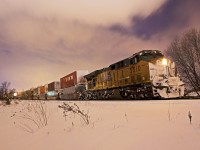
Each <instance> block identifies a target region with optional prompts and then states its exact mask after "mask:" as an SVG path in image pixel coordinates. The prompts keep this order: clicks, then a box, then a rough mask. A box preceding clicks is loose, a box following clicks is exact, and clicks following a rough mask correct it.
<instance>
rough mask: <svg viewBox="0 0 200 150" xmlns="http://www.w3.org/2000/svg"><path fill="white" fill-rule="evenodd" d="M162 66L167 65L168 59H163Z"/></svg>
mask: <svg viewBox="0 0 200 150" xmlns="http://www.w3.org/2000/svg"><path fill="white" fill-rule="evenodd" d="M162 64H163V65H164V66H166V65H167V59H166V58H163V59H162Z"/></svg>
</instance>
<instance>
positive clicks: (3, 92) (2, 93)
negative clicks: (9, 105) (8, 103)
mask: <svg viewBox="0 0 200 150" xmlns="http://www.w3.org/2000/svg"><path fill="white" fill-rule="evenodd" d="M9 86H10V82H7V81H5V82H3V83H1V87H0V99H2V100H7V99H8V98H9Z"/></svg>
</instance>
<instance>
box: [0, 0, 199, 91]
mask: <svg viewBox="0 0 200 150" xmlns="http://www.w3.org/2000/svg"><path fill="white" fill-rule="evenodd" d="M199 6H200V1H198V0H151V1H150V0H143V1H141V0H16V1H14V0H0V83H1V82H3V81H9V82H11V85H12V87H13V88H16V89H18V90H22V89H28V88H31V87H36V86H39V85H44V84H47V83H50V82H52V81H56V80H59V79H60V77H63V76H65V75H67V74H68V73H70V72H72V71H75V70H89V71H93V70H96V69H100V68H102V67H105V66H108V65H109V64H111V63H114V62H116V61H118V60H120V59H123V58H126V57H129V56H131V55H132V54H133V53H134V52H137V51H139V50H143V49H159V50H161V51H164V50H165V49H166V48H167V46H168V45H169V43H170V42H171V40H172V39H173V38H174V37H175V36H178V35H180V34H182V33H183V32H184V31H186V30H188V29H189V28H193V27H195V28H197V29H200V20H199V18H200V9H199Z"/></svg>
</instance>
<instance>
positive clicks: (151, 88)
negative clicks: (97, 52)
mask: <svg viewBox="0 0 200 150" xmlns="http://www.w3.org/2000/svg"><path fill="white" fill-rule="evenodd" d="M84 78H85V79H86V80H87V89H86V91H84V93H81V95H80V98H87V99H155V98H156V99H168V98H179V97H182V96H184V89H185V87H184V83H183V82H182V81H181V78H180V77H179V75H178V73H177V70H176V67H175V63H174V62H172V61H171V60H170V59H167V58H165V57H164V55H163V54H162V53H161V52H160V51H158V50H142V51H140V52H138V53H135V54H133V55H132V56H131V57H129V58H126V59H123V60H120V61H118V62H116V63H114V64H111V65H110V66H108V67H106V68H103V69H100V70H96V71H93V72H91V73H90V74H87V75H85V76H84Z"/></svg>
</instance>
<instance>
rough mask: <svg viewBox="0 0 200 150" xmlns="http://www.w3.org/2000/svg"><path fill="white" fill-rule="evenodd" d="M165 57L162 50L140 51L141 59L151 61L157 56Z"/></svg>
mask: <svg viewBox="0 0 200 150" xmlns="http://www.w3.org/2000/svg"><path fill="white" fill-rule="evenodd" d="M160 57H163V54H162V53H161V52H160V51H142V52H140V53H139V58H140V60H144V61H149V60H152V59H155V58H160Z"/></svg>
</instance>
